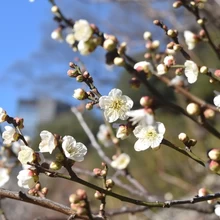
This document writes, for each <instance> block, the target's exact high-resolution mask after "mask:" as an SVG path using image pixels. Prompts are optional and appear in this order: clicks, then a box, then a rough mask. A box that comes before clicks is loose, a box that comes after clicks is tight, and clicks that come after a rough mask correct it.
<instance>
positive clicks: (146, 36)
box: [143, 31, 152, 40]
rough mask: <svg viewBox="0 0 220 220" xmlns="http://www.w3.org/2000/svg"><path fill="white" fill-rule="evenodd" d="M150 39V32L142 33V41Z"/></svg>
mask: <svg viewBox="0 0 220 220" xmlns="http://www.w3.org/2000/svg"><path fill="white" fill-rule="evenodd" d="M151 37H152V35H151V32H149V31H145V32H144V34H143V38H144V40H150V39H151Z"/></svg>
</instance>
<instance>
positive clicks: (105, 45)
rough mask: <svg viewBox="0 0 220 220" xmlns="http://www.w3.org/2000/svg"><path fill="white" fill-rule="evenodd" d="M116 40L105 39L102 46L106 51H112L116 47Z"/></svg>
mask: <svg viewBox="0 0 220 220" xmlns="http://www.w3.org/2000/svg"><path fill="white" fill-rule="evenodd" d="M116 46H117V41H114V40H113V39H106V40H105V41H104V43H103V48H104V49H105V50H107V51H112V50H114V49H115V48H116Z"/></svg>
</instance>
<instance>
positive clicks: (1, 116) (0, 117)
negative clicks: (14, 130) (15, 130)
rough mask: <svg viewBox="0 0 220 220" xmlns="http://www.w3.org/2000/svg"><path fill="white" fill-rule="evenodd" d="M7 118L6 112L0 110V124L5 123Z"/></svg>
mask: <svg viewBox="0 0 220 220" xmlns="http://www.w3.org/2000/svg"><path fill="white" fill-rule="evenodd" d="M7 117H8V115H7V112H6V111H5V110H4V109H3V108H0V123H1V122H4V121H6V119H7Z"/></svg>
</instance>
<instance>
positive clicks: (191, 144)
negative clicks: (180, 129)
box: [187, 139, 197, 147]
mask: <svg viewBox="0 0 220 220" xmlns="http://www.w3.org/2000/svg"><path fill="white" fill-rule="evenodd" d="M196 143H197V140H196V139H189V141H188V144H187V146H188V147H193V146H195V145H196Z"/></svg>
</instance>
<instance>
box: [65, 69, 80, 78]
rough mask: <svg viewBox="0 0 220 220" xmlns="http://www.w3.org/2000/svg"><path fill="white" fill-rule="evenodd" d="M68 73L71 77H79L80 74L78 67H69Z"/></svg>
mask: <svg viewBox="0 0 220 220" xmlns="http://www.w3.org/2000/svg"><path fill="white" fill-rule="evenodd" d="M67 75H68V76H69V77H77V76H78V75H79V71H78V70H77V69H73V70H72V69H69V70H68V71H67Z"/></svg>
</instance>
